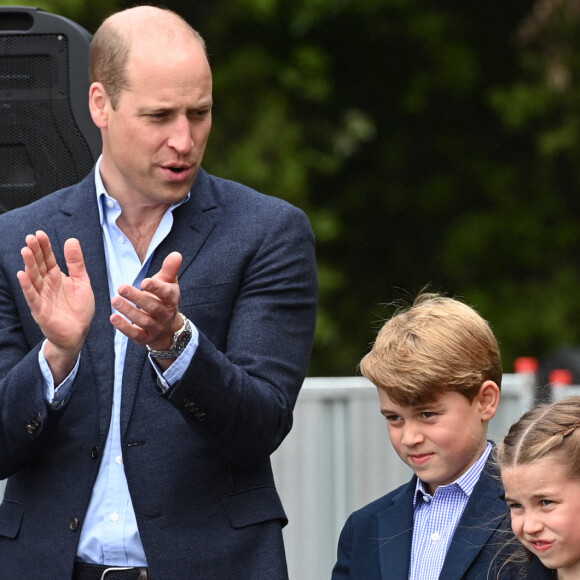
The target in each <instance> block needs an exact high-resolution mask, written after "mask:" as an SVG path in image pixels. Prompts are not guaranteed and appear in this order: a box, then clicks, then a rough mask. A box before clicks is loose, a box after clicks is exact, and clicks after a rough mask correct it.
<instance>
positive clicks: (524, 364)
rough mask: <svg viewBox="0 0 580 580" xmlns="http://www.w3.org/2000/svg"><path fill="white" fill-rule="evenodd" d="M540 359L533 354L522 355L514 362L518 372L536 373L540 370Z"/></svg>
mask: <svg viewBox="0 0 580 580" xmlns="http://www.w3.org/2000/svg"><path fill="white" fill-rule="evenodd" d="M539 366H540V365H539V364H538V359H536V358H534V357H533V356H520V357H518V358H517V359H516V360H515V362H514V369H515V371H516V373H534V374H536V373H537V372H538V367H539Z"/></svg>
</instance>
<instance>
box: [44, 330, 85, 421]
mask: <svg viewBox="0 0 580 580" xmlns="http://www.w3.org/2000/svg"><path fill="white" fill-rule="evenodd" d="M47 342H48V340H46V339H45V340H44V342H43V343H42V346H41V347H40V350H39V351H38V364H39V365H40V371H41V373H42V378H43V384H44V398H45V400H46V402H47V403H48V405H49V406H50V408H51V409H53V410H55V411H56V410H58V409H60V408H61V407H63V406H64V405H66V403H67V402H68V399H69V397H70V394H71V391H72V386H73V383H74V380H75V378H76V376H77V371H78V370H79V361H80V359H81V355H80V354H79V356H78V357H77V362H76V363H75V366H74V368H73V370H72V371H71V372H70V373H69V375H68V376H67V377H66V378H65V379H64V381H62V383H60V385H57V386H56V387H55V386H54V379H53V377H52V373H51V372H50V367H49V366H48V362H46V357H45V356H44V347H45V346H46V343H47Z"/></svg>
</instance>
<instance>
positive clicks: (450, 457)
mask: <svg viewBox="0 0 580 580" xmlns="http://www.w3.org/2000/svg"><path fill="white" fill-rule="evenodd" d="M379 398H380V402H381V413H382V414H383V415H384V417H385V419H386V420H387V426H388V429H389V437H390V439H391V443H392V444H393V447H394V448H395V451H396V452H397V454H398V455H399V457H400V458H401V459H402V460H403V461H404V462H405V463H406V464H407V465H409V466H410V467H411V469H412V470H413V471H414V472H415V474H416V475H417V477H418V478H419V479H421V480H422V481H423V483H425V484H426V486H427V489H428V490H429V493H431V494H433V493H435V490H436V489H437V488H438V487H439V486H441V485H446V484H448V483H452V482H453V481H455V480H456V479H457V478H458V477H460V476H461V475H463V474H464V473H465V472H466V471H467V470H468V469H469V468H470V467H471V466H472V465H473V464H474V463H475V462H476V461H477V459H478V458H479V456H480V455H481V453H482V452H483V451H484V449H485V446H486V423H485V422H484V421H483V420H482V414H481V404H480V401H479V396H478V397H476V398H475V399H474V401H473V402H472V403H470V402H469V401H468V399H467V398H466V397H464V396H463V395H461V394H459V393H455V392H447V393H445V394H443V395H441V396H440V397H439V398H438V399H437V400H436V401H435V402H433V403H427V404H425V405H417V406H414V407H404V406H401V405H398V404H396V403H395V402H393V401H391V400H390V399H389V397H388V395H387V394H386V393H385V392H384V391H383V390H381V389H379Z"/></svg>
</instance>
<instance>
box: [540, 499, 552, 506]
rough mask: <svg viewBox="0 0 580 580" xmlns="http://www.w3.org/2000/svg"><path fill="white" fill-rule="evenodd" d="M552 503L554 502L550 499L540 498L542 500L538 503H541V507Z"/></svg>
mask: <svg viewBox="0 0 580 580" xmlns="http://www.w3.org/2000/svg"><path fill="white" fill-rule="evenodd" d="M553 503H554V502H553V501H552V500H551V499H542V500H540V505H541V506H542V507H545V506H548V505H551V504H553Z"/></svg>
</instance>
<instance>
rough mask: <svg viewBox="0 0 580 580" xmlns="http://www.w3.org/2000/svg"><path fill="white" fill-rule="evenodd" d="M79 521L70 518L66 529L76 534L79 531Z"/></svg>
mask: <svg viewBox="0 0 580 580" xmlns="http://www.w3.org/2000/svg"><path fill="white" fill-rule="evenodd" d="M79 525H80V523H79V519H78V518H71V519H70V521H69V523H68V527H69V528H70V529H71V530H72V531H73V532H76V531H77V530H78V529H79Z"/></svg>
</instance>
